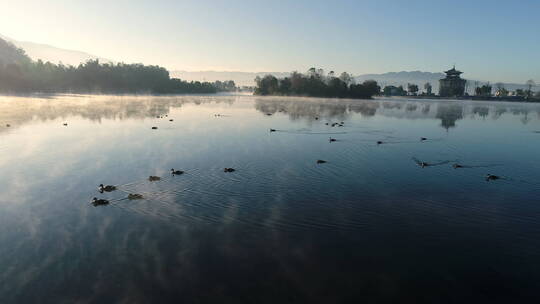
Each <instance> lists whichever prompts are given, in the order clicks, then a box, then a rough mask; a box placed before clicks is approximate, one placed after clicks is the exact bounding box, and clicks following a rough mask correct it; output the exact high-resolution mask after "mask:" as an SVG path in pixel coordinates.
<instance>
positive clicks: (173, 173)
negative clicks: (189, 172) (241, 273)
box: [171, 169, 184, 175]
mask: <svg viewBox="0 0 540 304" xmlns="http://www.w3.org/2000/svg"><path fill="white" fill-rule="evenodd" d="M171 174H172V175H181V174H184V171H182V170H174V169H171Z"/></svg>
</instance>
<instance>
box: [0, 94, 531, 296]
mask: <svg viewBox="0 0 540 304" xmlns="http://www.w3.org/2000/svg"><path fill="white" fill-rule="evenodd" d="M217 114H219V115H217ZM539 118H540V105H537V104H522V103H502V102H499V103H493V102H472V101H419V100H408V99H375V100H365V101H363V100H336V99H314V98H286V97H253V96H215V95H214V96H169V97H163V96H160V97H152V96H83V95H74V96H71V95H61V96H49V98H35V97H0V170H1V172H2V174H0V269H2V271H1V272H0V303H73V302H81V303H149V302H155V303H177V302H184V303H209V302H221V303H303V302H304V303H348V302H366V303H389V302H394V303H395V302H415V303H453V302H463V299H467V302H489V303H531V302H537V301H538V300H539V299H538V295H537V290H538V288H540V283H539V282H540V263H539V262H538V261H539V257H540V238H539V235H540V222H539V216H540V205H539V204H538V202H539V198H540V154H539V153H538V151H540V119H539ZM170 119H172V120H173V121H169V120H170ZM64 123H67V126H64V125H63V124H64ZM327 123H328V125H327ZM341 123H342V126H339V125H341ZM6 124H10V127H6ZM332 124H335V125H334V126H332ZM152 127H157V129H156V130H153V129H152ZM270 129H274V130H275V131H274V132H270ZM330 138H333V139H335V140H336V141H330V140H329V139H330ZM422 138H425V139H424V140H422ZM378 142H379V143H378ZM317 160H324V161H326V163H321V164H317V163H316V162H317ZM422 163H425V164H426V166H424V167H422V166H421V165H419V164H422ZM453 164H460V165H461V166H462V168H458V169H454V168H453V167H452V165H453ZM171 168H174V169H176V170H183V171H185V173H184V174H182V175H178V176H172V175H171V174H170V173H169V172H170V169H171ZM224 168H234V169H236V171H235V172H231V173H226V172H223V169H224ZM486 174H494V175H497V176H499V177H500V179H498V180H493V181H486V179H485V176H486ZM150 175H155V176H160V177H161V180H160V181H154V182H150V181H148V177H149V176H150ZM101 183H103V184H105V185H116V186H117V187H118V190H116V191H113V192H105V193H103V194H102V193H99V192H98V190H97V187H98V185H99V184H101ZM129 193H132V194H135V193H137V194H142V195H143V197H144V198H143V199H140V200H128V199H126V198H127V195H128V194H129ZM93 197H97V198H102V199H107V200H109V201H110V204H108V205H106V206H99V207H94V206H93V205H92V204H90V200H91V199H92V198H93Z"/></svg>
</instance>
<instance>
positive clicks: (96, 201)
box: [7, 113, 502, 206]
mask: <svg viewBox="0 0 540 304" xmlns="http://www.w3.org/2000/svg"><path fill="white" fill-rule="evenodd" d="M266 115H268V116H270V115H272V113H267V114H266ZM225 116H226V115H223V114H215V115H214V117H225ZM166 117H168V115H164V116H159V115H158V116H156V118H166ZM315 119H316V120H318V119H319V117H315ZM169 121H171V122H172V121H174V120H173V119H169ZM63 125H64V126H67V123H64V124H63ZM325 125H327V126H331V127H343V126H344V125H345V123H344V122H343V121H341V122H326V123H325ZM7 127H9V124H8V125H7ZM152 129H153V130H156V129H158V127H155V126H154V127H152ZM277 131H278V130H276V129H270V132H277ZM427 140H428V138H427V137H420V141H421V142H423V141H427ZM328 141H329V142H336V141H338V140H337V139H336V138H333V137H330V138H329V139H328ZM375 143H376V144H377V145H382V144H385V143H387V142H384V141H382V140H378V141H376V142H375ZM412 159H413V161H414V162H415V163H416V164H417V165H418V166H420V167H422V168H425V167H433V166H439V165H444V164H448V163H450V162H451V161H442V162H437V163H428V162H425V161H420V160H418V159H416V158H414V157H413V158H412ZM325 163H327V161H326V160H322V159H318V160H317V161H316V164H325ZM452 168H454V169H460V168H471V166H465V165H462V164H459V163H453V164H452ZM235 171H236V169H234V168H224V169H223V172H226V173H232V172H235ZM170 174H171V175H172V176H176V175H182V174H184V171H182V170H175V169H174V168H172V169H171V170H170ZM501 178H502V177H500V176H498V175H493V174H487V175H486V176H485V180H486V181H494V180H498V179H501ZM147 180H148V181H150V182H155V181H159V180H161V177H159V176H153V175H151V176H149V177H148V179H147ZM116 190H118V187H117V186H113V185H104V184H100V185H99V186H98V191H99V192H100V193H104V192H112V191H116ZM126 198H127V199H129V200H139V199H144V196H143V195H142V194H138V193H128V195H127V197H126ZM91 203H92V205H94V206H103V205H108V204H110V201H109V200H107V199H103V198H97V197H94V198H93V199H92V201H91Z"/></svg>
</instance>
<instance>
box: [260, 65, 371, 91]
mask: <svg viewBox="0 0 540 304" xmlns="http://www.w3.org/2000/svg"><path fill="white" fill-rule="evenodd" d="M255 82H256V87H255V91H254V93H255V95H283V96H310V97H338V98H371V97H373V96H374V95H378V94H379V93H380V90H381V88H380V87H379V85H378V84H377V82H376V81H374V80H367V81H364V82H363V83H361V84H356V83H355V82H354V78H353V77H352V76H351V75H350V74H348V73H346V72H344V73H342V74H341V75H340V76H339V77H337V76H335V74H334V72H333V71H331V72H329V73H328V74H325V73H324V71H323V70H322V69H316V68H311V69H309V70H308V71H307V73H305V74H303V73H299V72H292V73H291V75H290V76H289V77H283V78H276V77H275V76H274V75H266V76H264V77H259V76H257V77H256V78H255Z"/></svg>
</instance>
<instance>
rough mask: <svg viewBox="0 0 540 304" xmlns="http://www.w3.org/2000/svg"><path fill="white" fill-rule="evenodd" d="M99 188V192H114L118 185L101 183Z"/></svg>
mask: <svg viewBox="0 0 540 304" xmlns="http://www.w3.org/2000/svg"><path fill="white" fill-rule="evenodd" d="M98 189H99V192H112V191H114V190H116V186H112V185H107V186H104V185H103V184H99V187H98Z"/></svg>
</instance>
